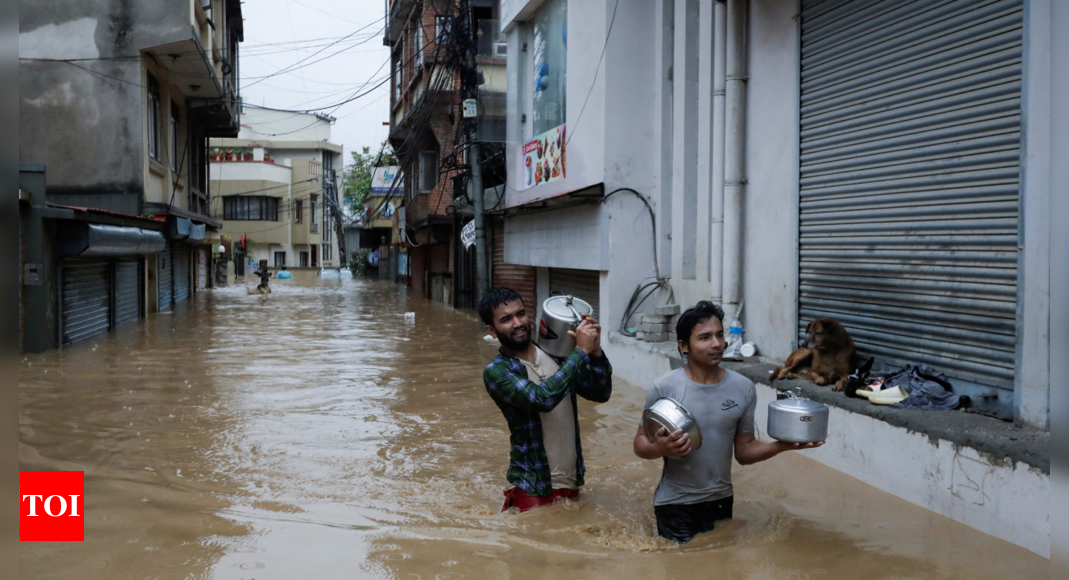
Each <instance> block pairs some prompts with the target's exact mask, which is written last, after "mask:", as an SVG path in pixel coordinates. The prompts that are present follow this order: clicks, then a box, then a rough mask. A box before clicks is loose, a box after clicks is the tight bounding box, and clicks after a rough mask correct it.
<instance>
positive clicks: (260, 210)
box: [223, 195, 279, 222]
mask: <svg viewBox="0 0 1069 580" xmlns="http://www.w3.org/2000/svg"><path fill="white" fill-rule="evenodd" d="M278 201H279V198H277V197H267V196H253V195H250V196H245V195H228V196H225V197H223V219H224V220H235V221H265V222H277V221H278Z"/></svg>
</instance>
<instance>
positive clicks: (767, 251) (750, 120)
mask: <svg viewBox="0 0 1069 580" xmlns="http://www.w3.org/2000/svg"><path fill="white" fill-rule="evenodd" d="M1049 10H1050V2H1049V1H1048V0H1006V1H981V2H974V1H949V2H942V1H934V0H931V1H929V0H925V1H920V2H909V3H903V2H891V1H885V2H857V1H854V2H826V1H824V2H822V1H818V0H802V1H796V0H791V1H781V0H729V1H727V2H712V1H699V0H675V1H672V0H665V1H657V2H626V1H623V0H621V1H620V2H616V1H615V0H591V1H583V2H579V1H577V0H545V1H541V2H539V1H532V0H504V1H503V2H502V9H501V22H502V29H503V31H504V32H505V34H506V35H507V39H508V55H509V56H508V81H509V82H508V87H509V90H508V104H507V106H508V122H507V132H508V136H507V146H506V148H507V155H508V167H509V168H511V169H512V171H511V172H509V178H508V187H507V189H506V193H505V197H506V202H505V204H504V205H503V207H502V209H501V211H500V214H501V216H502V219H503V221H504V230H505V243H504V257H505V260H506V261H508V262H511V263H515V264H523V265H528V266H531V267H535V268H537V284H536V287H537V292H538V297H537V300H542V299H544V298H545V297H546V296H548V295H549V294H550V293H551V292H554V291H568V292H572V291H574V292H575V293H576V294H578V295H579V296H581V297H584V298H588V299H596V300H597V301H598V310H599V313H600V318H601V320H602V323H603V325H604V328H606V330H607V331H608V330H610V329H611V332H610V336H609V339H610V340H609V345H608V346H606V350H607V351H609V354H610V357H612V359H613V363H614V368H615V369H616V371H617V372H618V374H619V375H620V376H622V377H623V378H625V379H627V380H630V381H632V382H635V383H636V384H647V383H648V381H650V380H652V379H653V378H655V377H653V376H650V372H651V371H650V370H649V369H661V368H663V369H664V370H667V363H665V364H664V365H663V367H662V366H661V365H660V363H658V364H653V363H652V362H650V361H652V360H653V359H652V358H650V357H651V356H652V355H650V351H651V348H652V347H649V346H648V345H647V346H644V345H643V344H641V343H640V342H639V341H636V340H635V339H633V338H630V337H628V336H627V335H629V334H631V332H630V330H631V329H633V328H634V327H635V326H637V323H638V320H637V319H636V318H634V317H630V318H628V319H626V320H625V315H626V314H627V312H626V311H627V308H628V305H629V303H630V302H631V299H632V297H633V296H634V295H635V293H636V289H637V288H640V287H642V286H644V285H646V284H648V283H650V282H652V281H654V280H656V279H657V278H660V279H661V280H662V281H663V282H664V283H665V284H667V285H669V286H670V288H671V290H672V292H673V293H674V299H675V301H676V302H677V303H678V304H680V305H681V306H683V307H686V306H689V305H692V304H694V303H695V302H696V301H698V300H701V299H707V300H713V301H715V302H718V303H722V304H723V305H724V306H725V310H726V311H727V312H728V316H729V317H730V316H731V315H732V314H733V313H734V312H735V311H736V310H737V309H738V308H739V307H740V306H742V305H743V304H744V309H743V311H742V317H741V320H742V323H743V325H744V327H745V333H746V340H747V341H753V342H754V343H755V344H756V346H757V349H758V351H759V353H760V354H761V355H762V356H763V357H765V360H768V361H776V360H778V361H782V360H783V359H784V358H785V357H786V356H787V355H788V354H790V353H791V352H792V351H793V350H794V349H795V348H796V347H797V346H798V345H799V344H800V341H801V340H802V336H803V335H804V332H805V328H806V326H807V324H808V322H809V321H811V320H813V319H814V318H816V317H821V316H830V317H833V318H836V319H838V320H840V321H841V322H842V323H843V324H844V325H845V326H846V328H847V329H848V330H849V332H850V333H851V335H852V336H853V338H854V340H855V342H856V343H857V347H858V350H859V352H860V353H861V354H862V355H865V356H874V357H876V358H877V359H878V360H883V361H885V362H888V363H891V364H906V363H920V364H926V365H930V366H931V367H933V368H935V369H937V370H939V371H941V372H943V373H945V374H947V375H948V376H950V377H951V381H952V383H953V386H954V389H955V391H956V392H958V393H959V394H964V395H969V396H970V397H971V399H972V401H973V405H974V409H975V410H977V411H980V412H982V413H987V414H991V415H996V416H998V417H1002V418H1005V419H1011V420H1013V421H1015V422H1016V423H1017V424H1018V425H1021V426H1023V427H1024V428H1027V427H1032V428H1036V429H1039V430H1041V431H1042V430H1049V411H1050V405H1049V398H1050V373H1049V368H1050V342H1049V331H1050V322H1049V320H1050V306H1049V304H1050V290H1049V288H1050V287H1049V270H1050V267H1051V261H1050V253H1049V247H1050V244H1049V236H1050V219H1049V208H1050V203H1051V192H1050V187H1049V164H1050V158H1049V129H1048V127H1049V118H1050V96H1049V76H1050V74H1049V52H1050V26H1049V23H1048V21H1047V15H1049ZM569 29H572V30H582V31H583V34H582V35H578V34H577V35H572V36H569V34H568V30H569ZM651 217H652V220H651ZM664 288H665V290H663V291H660V292H654V293H653V294H652V296H651V298H650V299H649V300H647V301H646V303H645V304H644V305H643V307H642V308H641V309H639V310H638V312H651V311H652V307H653V306H654V305H655V304H657V305H660V304H662V303H664V302H666V301H667V300H668V299H669V295H668V293H667V288H668V286H665V287H664ZM673 339H674V337H673ZM670 349H671V346H669V345H665V348H664V350H665V352H668V350H670ZM851 420H853V419H851ZM843 429H844V432H845V430H846V426H845V425H844V426H843ZM900 431H902V433H901V436H902V437H907V436H908V435H907V434H906V433H905V430H900ZM896 436H897V435H896ZM875 445H876V446H877V447H879V445H880V442H876V443H875ZM850 449H851V448H850V446H849V445H846V444H844V445H841V446H840V445H835V446H831V445H830V446H829V447H828V448H827V449H824V450H821V451H820V452H818V453H817V454H815V456H818V457H824V458H826V459H824V460H826V462H828V463H829V464H833V465H836V466H837V468H840V469H845V470H847V471H848V472H850V473H851V474H853V475H855V476H857V477H860V478H862V479H863V480H865V481H872V482H874V485H877V487H881V488H882V489H888V490H890V491H892V492H894V493H898V494H900V495H901V496H902V497H907V498H908V499H910V500H911V501H915V502H919V503H922V504H924V505H926V506H928V507H931V508H932V509H936V510H937V511H940V513H944V514H945V515H948V516H950V517H954V518H956V519H959V521H964V522H966V523H969V525H974V526H977V527H979V528H981V529H984V530H985V531H988V533H993V534H995V535H999V536H1000V537H1005V538H1007V539H1010V540H1011V541H1014V542H1017V543H1019V544H1021V545H1025V546H1027V547H1029V548H1030V549H1033V550H1035V551H1037V552H1039V553H1047V554H1049V531H1048V532H1044V531H1043V530H1044V529H1047V530H1049V526H1048V527H1046V528H1044V526H1039V528H1036V527H1035V526H1034V525H1032V523H1029V522H1025V521H1024V519H1027V518H1030V517H1032V516H1035V517H1037V518H1042V517H1043V513H1042V512H1039V513H1032V512H1033V511H1036V510H1039V509H1040V508H1038V507H1036V505H1038V504H1036V505H1031V504H1028V505H1025V503H1027V502H1024V503H1020V504H1019V505H1018V504H1013V502H1014V501H1016V500H1014V499H1013V497H1014V496H1011V495H1004V496H1000V497H1001V498H1002V499H1003V500H1005V501H1006V502H1008V503H1007V504H1006V505H1010V504H1013V505H1015V506H1016V507H1014V508H1013V509H1009V510H1006V509H995V508H992V507H991V506H990V505H989V506H988V507H987V508H980V507H977V506H978V505H980V504H976V505H971V504H968V502H962V501H961V500H960V497H958V498H957V499H955V498H956V497H957V496H953V495H952V492H948V491H946V490H947V489H952V488H953V485H955V484H954V483H953V482H952V481H950V479H951V477H952V474H951V473H950V472H952V471H953V469H951V467H952V466H950V465H947V464H942V463H938V462H936V461H934V460H933V463H932V464H931V465H930V466H929V467H930V468H931V469H933V470H936V471H938V470H945V473H947V481H946V482H945V483H946V486H945V487H942V488H938V486H935V484H932V485H933V486H934V487H931V489H928V488H925V489H920V488H921V487H923V486H921V485H916V486H914V482H918V481H921V480H923V479H924V478H923V477H921V472H920V471H917V472H915V471H913V470H912V469H911V468H906V467H904V466H903V468H902V469H899V470H898V471H897V472H890V471H889V472H887V473H886V474H884V475H883V476H881V477H882V479H883V480H884V481H881V477H876V476H874V474H875V473H876V472H877V471H878V470H874V468H873V467H872V466H871V465H866V464H865V459H864V454H863V453H862V454H858V453H855V452H852V451H851V450H850ZM920 461H921V460H920V459H918V462H920ZM985 461H986V460H983V459H981V460H979V463H978V465H984V467H983V469H985V470H988V471H989V472H990V473H991V474H996V473H1003V472H1001V471H999V470H1000V469H1002V468H1001V467H999V465H1000V464H999V463H998V462H997V461H995V462H994V463H985ZM918 465H919V463H918ZM918 469H922V468H918ZM923 469H928V467H924V468H923ZM923 469H922V471H923ZM1009 471H1012V469H1010V470H1009ZM1009 471H1007V472H1006V474H1005V477H1007V478H1012V477H1013V475H1012V474H1011V473H1009ZM931 473H935V472H934V471H933V472H931ZM991 477H992V478H996V477H1003V475H997V476H996V475H991ZM929 479H930V480H931V481H935V480H939V481H940V484H939V485H943V479H941V478H939V477H934V478H929ZM1033 483H1034V485H1035V486H1037V487H1035V489H1034V490H1033V491H1036V492H1037V493H1040V496H1041V497H1045V496H1042V495H1041V492H1042V489H1044V488H1043V486H1044V485H1046V486H1049V475H1047V476H1044V475H1043V474H1039V477H1037V478H1035V480H1034V482H1033ZM1030 485H1032V484H1030ZM896 486H898V487H896ZM925 498H929V499H925ZM926 502H927V503H926ZM1017 509H1019V510H1020V511H1019V512H1018V513H1021V514H1026V513H1027V514H1029V515H1028V516H1021V517H1017V516H1016V515H1014V513H1012V512H1014V510H1017ZM1003 529H1004V530H1005V531H1002V530H1003Z"/></svg>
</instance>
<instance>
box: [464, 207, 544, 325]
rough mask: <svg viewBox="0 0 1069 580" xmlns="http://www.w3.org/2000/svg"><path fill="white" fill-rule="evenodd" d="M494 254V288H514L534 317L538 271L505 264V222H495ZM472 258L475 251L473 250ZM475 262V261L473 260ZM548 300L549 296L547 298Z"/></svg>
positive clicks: (536, 308) (529, 267) (528, 267)
mask: <svg viewBox="0 0 1069 580" xmlns="http://www.w3.org/2000/svg"><path fill="white" fill-rule="evenodd" d="M493 225H494V230H493V236H494V246H493V250H494V254H493V256H492V258H491V260H492V264H491V270H492V272H491V275H492V277H493V281H492V282H491V284H493V286H494V287H506V288H512V289H513V290H515V291H516V292H517V293H519V295H520V296H522V297H523V303H524V304H525V305H527V306H529V307H530V310H529V311H528V313H529V314H530V315H531V316H532V317H534V316H535V313H536V312H538V304H537V301H536V297H535V281H536V274H537V269H536V268H535V267H534V266H519V265H516V264H506V263H505V222H504V220H500V219H497V220H494V224H493ZM471 252H472V258H474V257H475V250H474V248H473V249H472V251H471ZM473 261H474V260H473ZM547 298H548V296H547Z"/></svg>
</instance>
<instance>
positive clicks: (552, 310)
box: [538, 294, 593, 358]
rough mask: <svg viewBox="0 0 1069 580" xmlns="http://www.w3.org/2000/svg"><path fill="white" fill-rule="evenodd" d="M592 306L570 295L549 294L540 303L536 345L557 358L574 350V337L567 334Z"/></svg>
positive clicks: (591, 310) (589, 311) (591, 309)
mask: <svg viewBox="0 0 1069 580" xmlns="http://www.w3.org/2000/svg"><path fill="white" fill-rule="evenodd" d="M591 312H593V308H591V307H590V304H588V303H587V302H586V301H584V300H580V299H579V298H576V297H575V296H572V295H570V294H569V295H564V296H551V297H549V298H548V299H546V301H545V302H543V303H542V319H541V320H539V321H538V346H539V348H541V349H542V350H543V351H545V352H546V353H548V354H551V355H553V356H555V357H558V358H564V357H566V356H568V355H570V354H572V351H573V350H575V339H574V338H572V337H571V336H569V335H568V331H569V330H575V329H576V327H577V326H579V323H580V322H582V321H583V316H582V315H583V314H590V313H591Z"/></svg>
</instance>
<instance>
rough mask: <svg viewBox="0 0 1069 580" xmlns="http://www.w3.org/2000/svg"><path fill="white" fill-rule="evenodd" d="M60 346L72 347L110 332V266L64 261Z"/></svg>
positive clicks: (100, 262)
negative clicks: (69, 345)
mask: <svg viewBox="0 0 1069 580" xmlns="http://www.w3.org/2000/svg"><path fill="white" fill-rule="evenodd" d="M62 268H63V271H62V277H63V279H62V283H61V284H62V286H61V296H60V301H61V304H62V307H61V312H62V329H61V331H62V343H63V344H71V343H73V342H78V341H79V340H84V339H86V338H89V337H91V336H95V335H98V334H101V333H104V332H107V331H108V329H109V328H111V262H110V261H108V260H64V262H63V264H62Z"/></svg>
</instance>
